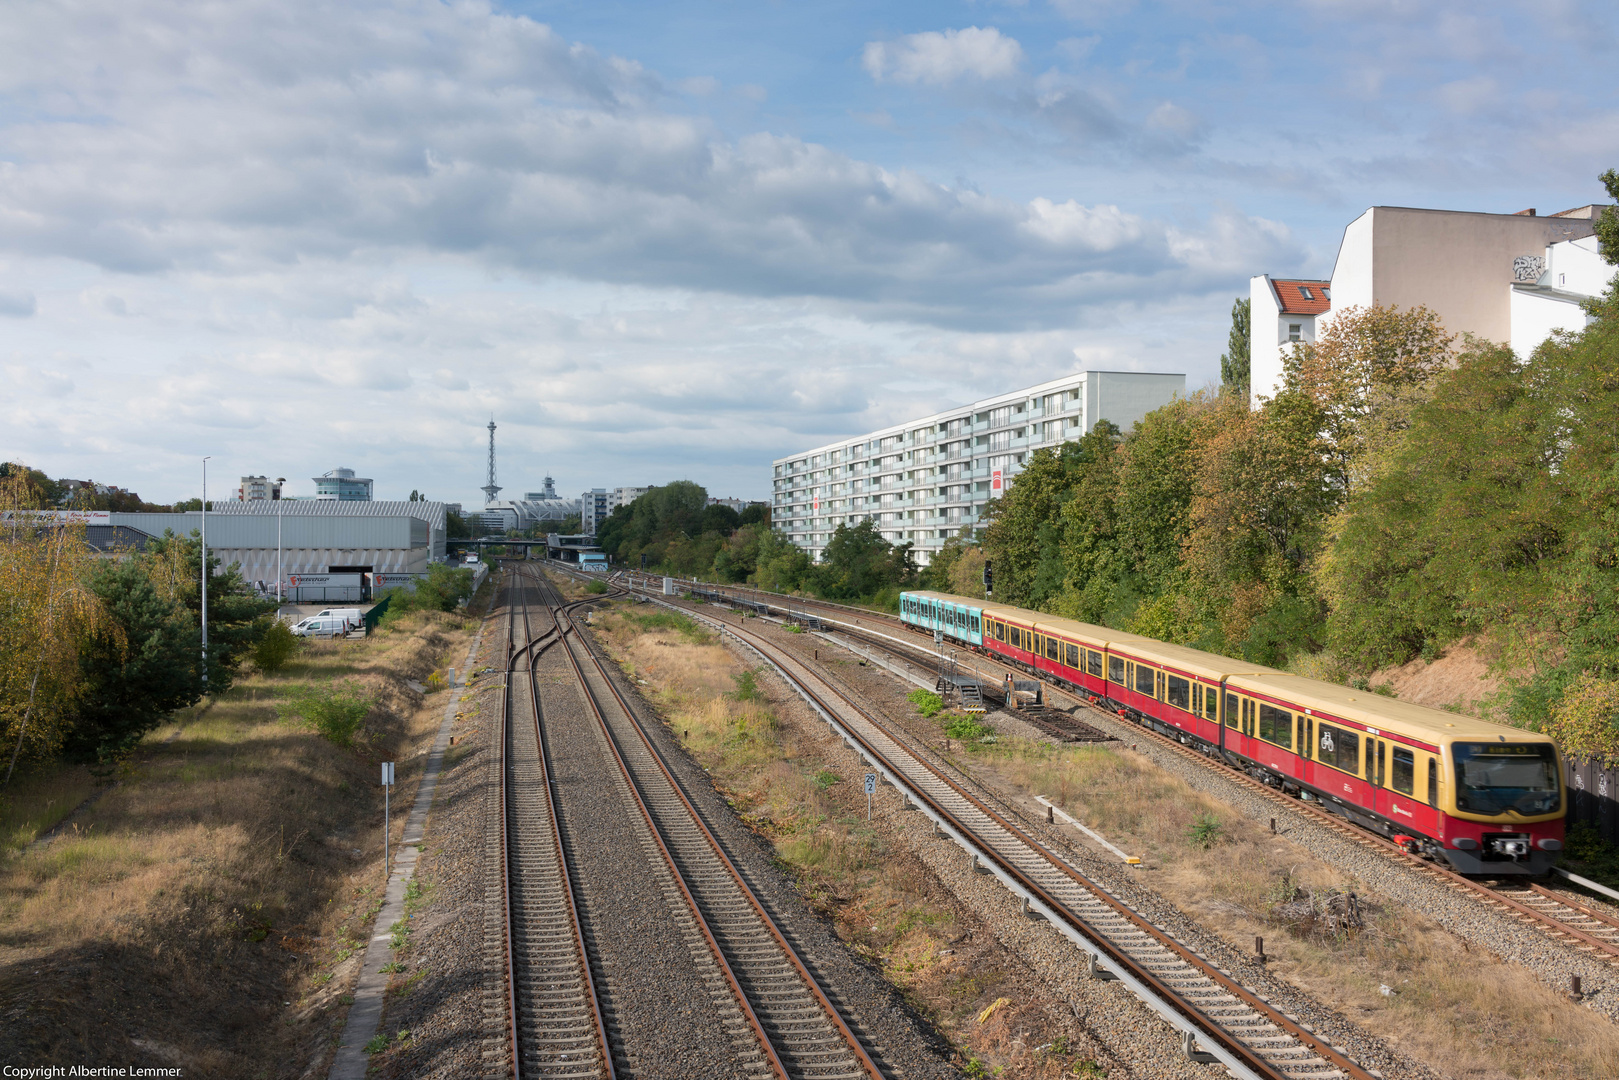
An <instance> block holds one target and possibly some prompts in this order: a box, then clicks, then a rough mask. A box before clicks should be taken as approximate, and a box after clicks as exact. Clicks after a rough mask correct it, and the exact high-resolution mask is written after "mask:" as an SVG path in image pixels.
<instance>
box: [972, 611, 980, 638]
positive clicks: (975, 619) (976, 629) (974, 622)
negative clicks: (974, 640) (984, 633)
mask: <svg viewBox="0 0 1619 1080" xmlns="http://www.w3.org/2000/svg"><path fill="white" fill-rule="evenodd" d="M978 625H979V624H978V616H977V615H974V616H973V633H975V634H977V633H980V632H981V631H980V630H979V628H978Z"/></svg>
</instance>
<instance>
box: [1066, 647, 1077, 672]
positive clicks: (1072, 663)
mask: <svg viewBox="0 0 1619 1080" xmlns="http://www.w3.org/2000/svg"><path fill="white" fill-rule="evenodd" d="M1068 666H1069V667H1071V668H1077V667H1079V646H1078V645H1070V646H1068Z"/></svg>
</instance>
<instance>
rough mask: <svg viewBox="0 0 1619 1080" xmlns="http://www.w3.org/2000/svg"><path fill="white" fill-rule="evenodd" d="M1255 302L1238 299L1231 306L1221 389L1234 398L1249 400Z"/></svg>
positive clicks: (1221, 363)
mask: <svg viewBox="0 0 1619 1080" xmlns="http://www.w3.org/2000/svg"><path fill="white" fill-rule="evenodd" d="M1252 305H1253V301H1251V300H1249V299H1247V298H1245V297H1240V296H1239V297H1238V298H1237V301H1236V303H1234V304H1232V305H1231V333H1230V334H1229V335H1227V337H1226V351H1225V353H1224V354H1223V355H1221V357H1220V389H1221V390H1222V391H1223V392H1224V393H1227V394H1230V395H1232V396H1233V397H1239V398H1241V399H1243V400H1244V401H1246V400H1248V385H1249V372H1248V367H1249V360H1250V358H1251V357H1252V355H1253V351H1252V348H1251V346H1250V343H1249V337H1250V323H1251V321H1252V314H1253V312H1252V311H1251V308H1252Z"/></svg>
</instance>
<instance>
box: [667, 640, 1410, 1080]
mask: <svg viewBox="0 0 1619 1080" xmlns="http://www.w3.org/2000/svg"><path fill="white" fill-rule="evenodd" d="M688 613H689V614H696V617H697V618H699V619H702V620H704V621H706V622H708V623H709V624H710V625H713V626H715V627H717V628H720V629H721V632H722V633H728V634H730V635H731V636H732V637H734V638H735V639H736V640H737V641H739V642H741V643H742V644H743V645H744V646H746V647H748V648H750V649H752V650H753V651H754V652H755V653H756V654H757V655H759V656H760V657H761V658H762V659H764V660H765V661H766V662H767V663H769V664H770V665H771V666H772V667H773V668H775V670H777V671H778V672H779V673H780V674H781V675H782V676H783V677H784V678H785V679H786V680H787V681H788V682H789V683H790V684H791V685H793V686H794V687H795V688H796V689H797V690H798V692H799V693H800V694H802V695H803V696H804V697H805V698H806V700H808V701H809V702H810V703H811V705H812V706H814V707H815V708H816V709H817V710H818V711H819V712H820V713H821V715H822V716H823V717H824V718H826V719H827V720H828V722H829V723H831V724H832V725H833V726H834V727H835V728H836V729H838V730H839V732H840V733H841V734H842V735H843V737H844V738H845V740H846V741H848V742H849V743H850V745H852V746H854V747H856V748H857V749H858V751H859V752H860V753H861V754H862V756H864V757H865V758H866V759H867V760H868V761H870V762H871V763H872V765H873V766H874V767H875V768H876V769H877V770H879V771H880V772H882V773H883V774H884V776H885V778H886V779H887V780H888V781H889V782H890V783H892V784H893V785H894V786H895V787H897V788H899V789H900V790H901V791H902V792H903V793H904V795H905V798H906V800H907V803H908V804H910V805H914V806H916V807H919V808H921V809H922V810H924V811H925V812H926V813H927V814H928V815H929V816H930V817H932V818H933V819H934V821H935V822H936V823H937V825H938V826H939V827H940V828H941V829H942V830H944V831H945V832H947V833H948V834H950V835H951V836H952V837H953V838H955V839H956V840H957V842H959V843H960V844H961V845H962V846H963V847H964V848H966V849H967V851H968V852H969V853H970V855H971V857H972V859H973V861H974V866H975V867H983V868H985V869H988V870H989V871H990V872H992V873H994V874H995V875H996V876H997V877H999V878H1000V879H1001V880H1002V881H1003V882H1004V883H1006V884H1007V885H1008V886H1009V887H1010V888H1012V889H1013V890H1014V891H1016V892H1017V893H1019V894H1020V895H1021V896H1022V897H1023V902H1024V906H1025V910H1026V911H1028V912H1030V913H1031V914H1036V915H1039V916H1041V917H1044V918H1046V919H1047V920H1048V921H1050V922H1051V923H1052V924H1053V925H1054V926H1055V927H1056V928H1057V929H1058V930H1059V931H1062V932H1064V933H1066V934H1067V935H1068V936H1069V937H1070V938H1071V939H1073V940H1075V941H1076V942H1077V943H1079V944H1080V945H1081V947H1082V948H1085V949H1086V950H1087V951H1088V952H1090V953H1091V954H1092V957H1093V965H1092V966H1093V967H1094V968H1099V969H1101V970H1102V971H1104V972H1111V973H1112V975H1114V976H1116V977H1118V978H1120V979H1122V980H1125V981H1126V982H1127V983H1128V984H1129V985H1130V987H1131V989H1132V990H1134V991H1135V992H1136V994H1137V995H1138V996H1139V997H1141V998H1142V1000H1143V1001H1145V1002H1146V1003H1147V1004H1148V1005H1149V1006H1150V1007H1153V1008H1155V1009H1156V1010H1157V1011H1158V1012H1160V1014H1162V1015H1164V1016H1165V1017H1166V1018H1168V1019H1170V1020H1171V1022H1172V1023H1173V1024H1175V1026H1176V1027H1178V1028H1180V1029H1181V1030H1182V1031H1184V1032H1186V1033H1187V1034H1188V1035H1189V1036H1191V1038H1189V1039H1188V1040H1187V1042H1186V1050H1187V1052H1188V1054H1195V1053H1196V1051H1195V1050H1194V1048H1193V1043H1194V1041H1196V1040H1201V1041H1202V1042H1203V1044H1204V1045H1205V1046H1206V1047H1207V1048H1208V1051H1209V1052H1210V1053H1212V1055H1213V1057H1215V1058H1216V1059H1218V1060H1220V1061H1222V1062H1223V1063H1224V1064H1225V1065H1226V1066H1227V1068H1228V1069H1230V1070H1231V1071H1232V1072H1233V1073H1234V1074H1235V1075H1238V1076H1243V1077H1262V1078H1266V1080H1282V1078H1287V1080H1318V1078H1319V1080H1325V1078H1328V1077H1352V1078H1356V1080H1363V1078H1368V1077H1373V1076H1377V1075H1379V1074H1376V1073H1374V1072H1372V1071H1371V1070H1368V1069H1366V1068H1363V1067H1362V1066H1360V1065H1359V1064H1357V1063H1356V1062H1355V1061H1353V1060H1352V1059H1351V1058H1350V1057H1349V1055H1348V1053H1347V1052H1346V1051H1344V1050H1342V1049H1341V1048H1338V1047H1334V1046H1332V1045H1330V1044H1329V1043H1328V1042H1327V1041H1326V1040H1325V1039H1324V1038H1321V1037H1320V1036H1318V1035H1317V1034H1316V1033H1315V1032H1314V1031H1313V1030H1312V1029H1310V1028H1309V1027H1307V1026H1306V1025H1304V1024H1302V1023H1300V1022H1299V1021H1298V1020H1296V1019H1295V1018H1293V1017H1291V1016H1289V1015H1287V1014H1286V1013H1284V1012H1282V1011H1281V1010H1280V1009H1279V1008H1277V1007H1275V1006H1273V1005H1272V1004H1271V1003H1270V1002H1269V1001H1268V1000H1266V999H1265V998H1264V997H1262V996H1260V995H1258V994H1256V993H1254V992H1253V991H1250V990H1248V989H1247V988H1245V987H1244V986H1242V985H1241V983H1240V982H1238V981H1237V980H1236V979H1235V978H1234V977H1233V976H1231V975H1230V974H1229V973H1227V972H1225V971H1223V970H1222V969H1220V968H1219V967H1218V966H1216V965H1215V964H1214V963H1213V962H1212V961H1210V960H1209V959H1207V958H1206V957H1204V956H1202V955H1200V954H1198V953H1197V952H1196V951H1195V950H1194V949H1193V948H1191V947H1189V946H1187V945H1184V944H1182V943H1181V942H1180V941H1178V940H1176V939H1175V938H1174V937H1173V936H1172V935H1170V934H1169V933H1168V932H1166V931H1164V930H1162V929H1160V928H1159V927H1157V926H1155V925H1154V924H1153V923H1152V922H1150V921H1149V920H1147V919H1146V918H1144V917H1142V916H1141V915H1140V914H1138V913H1137V912H1136V911H1135V910H1134V909H1133V908H1131V906H1130V905H1129V904H1128V903H1126V902H1125V901H1124V900H1122V899H1121V898H1119V897H1118V896H1115V895H1114V894H1113V893H1112V892H1111V891H1109V890H1108V889H1106V888H1105V887H1103V886H1102V885H1101V884H1099V883H1097V882H1095V881H1093V880H1091V879H1090V878H1088V877H1087V876H1086V875H1085V874H1083V873H1082V872H1081V871H1079V870H1078V869H1077V868H1075V867H1074V866H1073V865H1072V864H1070V863H1069V862H1068V861H1067V860H1065V859H1063V858H1062V857H1061V856H1060V855H1059V854H1057V853H1056V852H1055V851H1053V850H1051V849H1050V848H1048V847H1047V846H1046V845H1044V844H1043V843H1041V842H1040V841H1039V840H1038V839H1037V838H1036V837H1035V836H1033V835H1032V833H1030V832H1029V831H1027V830H1025V829H1024V828H1023V827H1021V826H1020V825H1019V824H1018V823H1016V822H1015V821H1013V820H1011V819H1010V818H1008V817H1007V816H1006V815H1004V814H1003V813H1002V812H1000V811H999V810H997V809H995V808H994V807H992V806H990V805H989V804H988V803H986V802H984V801H983V800H982V799H980V798H978V797H977V796H975V795H974V794H973V793H972V792H970V791H969V790H968V789H966V788H965V787H963V786H962V785H961V784H959V783H957V782H956V781H955V780H953V779H951V778H950V777H949V776H948V775H947V774H946V773H945V772H944V771H943V770H942V769H940V768H939V767H938V766H937V765H935V764H934V763H933V762H931V761H930V760H928V759H927V758H926V757H925V756H924V755H923V754H921V753H920V752H918V751H917V750H915V749H913V748H912V747H911V746H910V745H909V743H908V742H907V741H905V740H903V739H901V738H898V737H896V736H895V735H893V734H892V733H891V732H890V731H889V730H888V726H887V724H886V723H885V722H884V721H883V720H882V719H881V718H879V717H877V716H876V715H874V714H873V713H872V712H870V711H869V710H867V709H866V708H865V707H864V706H863V705H861V704H860V703H859V702H858V701H856V700H855V699H854V698H853V697H851V696H850V695H848V694H847V693H845V692H844V691H843V690H842V689H841V688H840V687H839V686H837V685H836V684H835V683H833V682H831V681H830V680H828V679H826V678H825V677H823V676H822V675H820V674H819V673H818V672H817V671H816V670H815V669H814V668H813V667H812V666H811V665H810V664H809V663H808V662H806V661H804V660H801V659H799V658H798V657H796V656H794V655H793V654H791V653H789V652H788V651H786V650H784V649H782V648H780V647H779V646H777V645H775V644H773V643H772V642H770V641H768V640H767V639H765V638H764V637H762V636H761V635H758V634H756V633H753V632H751V631H749V630H748V629H746V628H745V627H743V626H739V625H737V624H735V623H732V622H730V621H729V620H718V619H713V618H709V617H708V616H706V615H702V614H697V613H690V612H688Z"/></svg>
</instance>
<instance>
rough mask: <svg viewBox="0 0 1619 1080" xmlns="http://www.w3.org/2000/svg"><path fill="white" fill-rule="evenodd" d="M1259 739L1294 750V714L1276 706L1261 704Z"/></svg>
mask: <svg viewBox="0 0 1619 1080" xmlns="http://www.w3.org/2000/svg"><path fill="white" fill-rule="evenodd" d="M1259 737H1260V738H1261V739H1264V740H1265V741H1266V742H1270V743H1275V744H1276V745H1277V746H1283V747H1286V748H1287V749H1289V750H1291V749H1293V714H1292V713H1290V712H1288V711H1287V710H1286V709H1278V708H1277V707H1276V706H1274V705H1264V704H1261V705H1260V706H1259Z"/></svg>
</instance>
